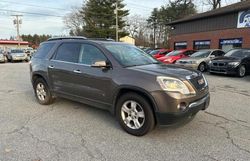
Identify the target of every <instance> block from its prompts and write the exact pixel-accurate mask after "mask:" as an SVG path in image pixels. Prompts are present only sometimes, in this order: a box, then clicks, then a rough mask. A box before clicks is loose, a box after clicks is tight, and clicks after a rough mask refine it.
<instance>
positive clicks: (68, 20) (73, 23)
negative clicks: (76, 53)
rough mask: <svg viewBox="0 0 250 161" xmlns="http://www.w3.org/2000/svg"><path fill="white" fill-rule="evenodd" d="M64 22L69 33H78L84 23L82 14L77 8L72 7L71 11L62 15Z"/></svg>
mask: <svg viewBox="0 0 250 161" xmlns="http://www.w3.org/2000/svg"><path fill="white" fill-rule="evenodd" d="M64 24H65V26H66V28H67V29H69V30H70V34H71V35H79V32H80V31H81V30H82V28H83V26H84V25H85V23H84V20H83V17H82V15H81V14H80V13H79V8H77V7H73V8H72V12H70V13H69V14H67V15H66V16H65V17H64Z"/></svg>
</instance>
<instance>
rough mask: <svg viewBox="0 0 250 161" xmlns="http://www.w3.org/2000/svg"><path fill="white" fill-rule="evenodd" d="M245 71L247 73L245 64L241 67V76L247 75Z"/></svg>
mask: <svg viewBox="0 0 250 161" xmlns="http://www.w3.org/2000/svg"><path fill="white" fill-rule="evenodd" d="M245 73H246V68H245V66H244V65H243V66H241V67H240V76H241V77H243V76H245Z"/></svg>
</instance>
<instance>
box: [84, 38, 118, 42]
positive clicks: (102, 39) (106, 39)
mask: <svg viewBox="0 0 250 161" xmlns="http://www.w3.org/2000/svg"><path fill="white" fill-rule="evenodd" d="M87 39H88V40H99V41H115V40H114V39H111V38H87Z"/></svg>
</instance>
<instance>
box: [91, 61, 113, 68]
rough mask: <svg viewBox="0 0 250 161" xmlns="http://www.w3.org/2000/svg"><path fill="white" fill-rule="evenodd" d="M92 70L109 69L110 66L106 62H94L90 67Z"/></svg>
mask: <svg viewBox="0 0 250 161" xmlns="http://www.w3.org/2000/svg"><path fill="white" fill-rule="evenodd" d="M91 67H93V68H110V65H109V64H108V63H107V62H106V61H104V60H103V61H96V62H95V63H94V64H92V65H91Z"/></svg>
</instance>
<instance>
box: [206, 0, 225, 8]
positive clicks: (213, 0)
mask: <svg viewBox="0 0 250 161" xmlns="http://www.w3.org/2000/svg"><path fill="white" fill-rule="evenodd" d="M206 3H207V4H208V5H211V6H212V9H213V10H214V9H217V8H220V7H221V0H206Z"/></svg>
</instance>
